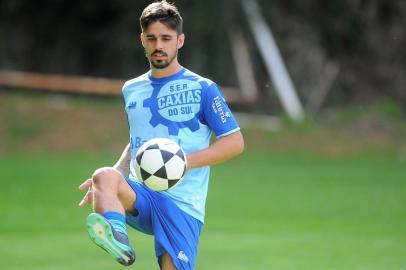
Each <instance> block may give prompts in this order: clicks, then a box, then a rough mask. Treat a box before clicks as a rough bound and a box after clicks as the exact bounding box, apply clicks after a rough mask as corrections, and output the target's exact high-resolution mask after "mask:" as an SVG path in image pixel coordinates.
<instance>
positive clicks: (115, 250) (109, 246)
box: [86, 213, 135, 266]
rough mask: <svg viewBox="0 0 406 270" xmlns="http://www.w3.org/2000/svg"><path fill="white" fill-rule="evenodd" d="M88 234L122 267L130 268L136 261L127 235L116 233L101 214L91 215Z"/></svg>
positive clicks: (88, 220) (87, 222) (88, 218)
mask: <svg viewBox="0 0 406 270" xmlns="http://www.w3.org/2000/svg"><path fill="white" fill-rule="evenodd" d="M86 224H87V232H88V233H89V236H90V238H91V239H92V241H93V242H94V243H95V244H96V245H98V246H99V247H101V248H102V249H104V250H105V251H107V252H108V253H109V254H110V255H111V256H113V258H114V259H115V260H116V261H117V262H119V263H120V264H122V265H125V266H129V265H131V264H133V263H134V261H135V252H134V250H133V248H132V247H131V245H130V243H129V241H128V237H127V235H125V234H123V233H120V232H118V231H116V230H115V229H114V228H113V227H112V226H111V224H110V223H109V222H108V221H107V220H106V219H105V218H104V217H103V216H102V215H100V214H97V213H91V214H90V215H89V216H88V217H87V219H86Z"/></svg>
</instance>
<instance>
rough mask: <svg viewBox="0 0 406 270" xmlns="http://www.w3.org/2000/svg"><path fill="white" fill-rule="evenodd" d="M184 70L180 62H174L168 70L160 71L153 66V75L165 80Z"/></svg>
mask: <svg viewBox="0 0 406 270" xmlns="http://www.w3.org/2000/svg"><path fill="white" fill-rule="evenodd" d="M181 69H182V66H181V65H180V64H179V62H174V63H172V64H171V65H169V66H168V67H166V68H162V69H158V68H154V67H152V66H151V75H152V77H154V78H164V77H168V76H171V75H173V74H175V73H177V72H179V71H180V70H181Z"/></svg>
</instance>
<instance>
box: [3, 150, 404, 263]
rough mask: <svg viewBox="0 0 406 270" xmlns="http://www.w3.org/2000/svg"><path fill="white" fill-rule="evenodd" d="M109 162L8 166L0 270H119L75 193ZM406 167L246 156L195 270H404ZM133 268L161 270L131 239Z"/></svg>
mask: <svg viewBox="0 0 406 270" xmlns="http://www.w3.org/2000/svg"><path fill="white" fill-rule="evenodd" d="M112 161H113V159H112V158H111V157H108V156H105V157H103V156H79V155H78V156H76V155H58V154H54V155H49V154H31V155H28V156H9V157H7V158H5V157H2V158H1V159H0V176H1V178H0V179H1V197H0V209H1V213H2V215H1V219H0V254H1V259H0V268H1V269H9V270H12V269H16V270H17V269H32V270H34V269H38V270H39V269H41V270H44V269H121V267H120V266H119V265H116V263H115V262H114V261H112V260H111V259H110V257H109V256H108V255H106V254H104V253H103V252H102V251H101V250H99V248H97V247H96V246H94V245H93V244H92V243H91V242H90V241H89V239H88V237H87V235H86V232H85V229H84V219H85V217H86V215H87V213H88V212H89V209H79V208H78V207H77V206H76V205H77V202H78V201H79V199H80V198H81V193H80V192H78V190H77V186H78V184H79V183H80V182H81V180H82V179H84V178H86V177H87V176H88V175H89V173H90V172H91V170H92V169H93V168H96V167H97V166H101V165H105V164H110V163H111V162H112ZM405 165H406V162H405V161H401V160H399V159H398V158H397V157H396V156H393V155H391V154H386V155H369V154H368V155H367V154H365V155H357V156H352V157H345V158H343V157H340V158H326V157H322V156H317V155H312V154H308V153H300V152H296V153H294V152H292V153H267V152H260V151H248V152H246V154H245V155H244V156H243V157H240V158H238V159H236V160H234V161H232V162H230V163H228V164H224V165H220V166H217V167H215V168H214V169H213V172H212V181H211V186H210V192H209V199H208V206H207V211H208V214H207V221H206V225H205V228H204V231H203V234H202V238H201V245H200V253H199V257H198V262H197V269H210V270H217V269H219V270H220V269H309V270H310V269H365V270H373V269H404V267H405V266H406V249H405V245H406V215H405V214H406V203H405V202H406V201H405V198H406V182H405V180H406V169H405V168H406V167H405ZM131 241H132V243H133V244H134V246H135V248H136V250H137V254H138V260H137V262H136V265H135V266H134V267H133V268H135V269H157V267H156V264H155V258H154V256H153V247H152V238H151V237H149V236H143V235H141V234H139V233H136V232H131Z"/></svg>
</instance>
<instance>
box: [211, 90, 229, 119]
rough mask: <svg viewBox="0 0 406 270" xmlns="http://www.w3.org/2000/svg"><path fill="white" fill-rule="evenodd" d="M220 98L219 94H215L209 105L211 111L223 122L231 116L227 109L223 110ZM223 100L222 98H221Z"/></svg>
mask: <svg viewBox="0 0 406 270" xmlns="http://www.w3.org/2000/svg"><path fill="white" fill-rule="evenodd" d="M221 100H222V98H221V97H219V96H216V97H215V98H214V99H213V102H212V104H211V107H212V108H213V111H214V113H215V114H217V115H219V117H220V120H221V122H222V123H223V124H225V123H226V122H227V118H230V117H231V114H230V112H229V111H224V108H223V103H222V102H221ZM223 100H224V99H223Z"/></svg>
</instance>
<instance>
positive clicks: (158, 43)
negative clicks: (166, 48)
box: [155, 38, 163, 51]
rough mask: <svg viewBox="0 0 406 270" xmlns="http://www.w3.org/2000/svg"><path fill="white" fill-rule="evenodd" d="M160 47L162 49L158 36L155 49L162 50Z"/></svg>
mask: <svg viewBox="0 0 406 270" xmlns="http://www.w3.org/2000/svg"><path fill="white" fill-rule="evenodd" d="M162 49H163V42H162V40H161V39H159V38H158V39H157V40H156V43H155V50H159V51H162Z"/></svg>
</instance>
